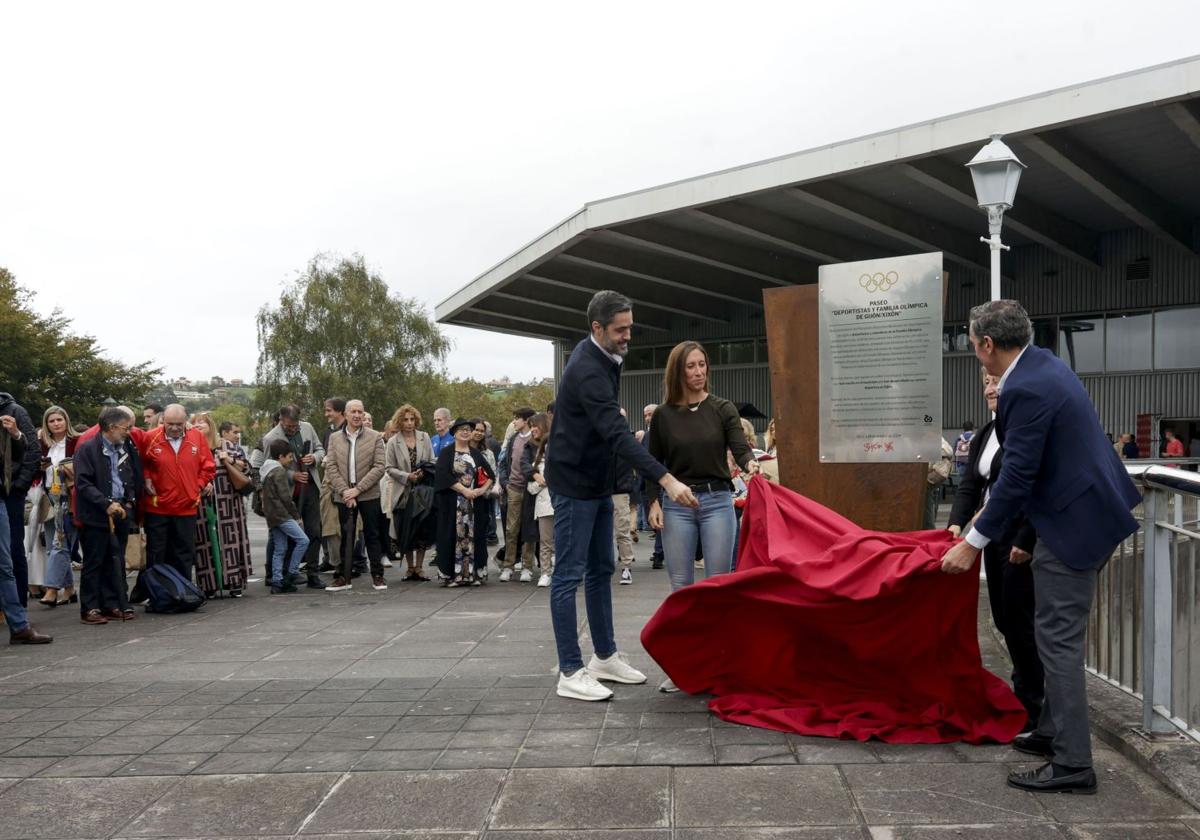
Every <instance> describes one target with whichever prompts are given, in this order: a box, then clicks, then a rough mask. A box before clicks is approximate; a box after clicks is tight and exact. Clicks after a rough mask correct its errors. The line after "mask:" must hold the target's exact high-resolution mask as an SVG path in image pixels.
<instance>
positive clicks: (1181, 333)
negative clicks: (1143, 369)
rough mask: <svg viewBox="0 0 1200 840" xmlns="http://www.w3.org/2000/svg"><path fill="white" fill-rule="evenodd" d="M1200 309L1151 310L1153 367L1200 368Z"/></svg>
mask: <svg viewBox="0 0 1200 840" xmlns="http://www.w3.org/2000/svg"><path fill="white" fill-rule="evenodd" d="M1198 327H1200V308H1195V307H1192V308H1188V309H1164V310H1162V311H1161V312H1155V313H1154V366H1155V367H1156V368H1194V367H1200V329H1198Z"/></svg>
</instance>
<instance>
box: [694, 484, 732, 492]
mask: <svg viewBox="0 0 1200 840" xmlns="http://www.w3.org/2000/svg"><path fill="white" fill-rule="evenodd" d="M688 489H689V490H691V491H692V492H693V493H732V492H733V482H732V481H708V482H705V483H704V484H689V485H688Z"/></svg>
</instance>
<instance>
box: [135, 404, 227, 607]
mask: <svg viewBox="0 0 1200 840" xmlns="http://www.w3.org/2000/svg"><path fill="white" fill-rule="evenodd" d="M187 419H188V415H187V410H186V409H184V407H183V406H182V405H179V404H178V403H172V404H171V405H169V406H167V407H166V408H165V409H164V410H163V423H162V425H161V426H159V427H158V428H157V429H154V430H153V431H151V432H148V433H147V434H146V436H145V438H143V440H142V443H141V446H140V449H141V455H142V469H143V471H144V473H145V476H146V502H145V511H146V517H145V526H146V566H147V567H150V566H153V565H155V564H156V563H169V564H171V565H172V566H174V567H175V570H176V571H177V572H179V574H181V575H183V576H184V577H185V578H187V579H188V580H191V579H192V568H193V566H194V565H195V559H196V516H197V514H198V513H199V511H200V504H201V499H202V497H207V496H211V495H212V493H213V485H212V482H213V477H214V476H215V475H216V473H217V468H216V464H215V463H214V462H213V454H212V450H211V449H209V447H208V441H206V440H205V439H204V435H202V434H200V432H199V431H197V430H196V429H189V428H188V425H187ZM135 590H137V591H135V593H134V595H135V597H134V598H132V599H131V600H134V601H135V602H136V601H138V600H142V599H140V598H137V597H136V596H137V595H138V594H141V591H140V587H135Z"/></svg>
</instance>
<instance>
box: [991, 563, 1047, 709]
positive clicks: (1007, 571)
mask: <svg viewBox="0 0 1200 840" xmlns="http://www.w3.org/2000/svg"><path fill="white" fill-rule="evenodd" d="M1010 550H1011V547H1010V546H1007V545H1004V544H1002V543H989V544H988V546H987V548H985V549H984V550H983V564H984V569H985V570H986V572H987V587H988V602H989V603H990V604H991V607H992V620H993V621H994V622H995V623H996V629H997V630H999V631H1000V635H1002V636H1003V637H1004V645H1005V647H1007V648H1008V655H1009V657H1010V658H1011V659H1012V663H1013V673H1012V682H1013V693H1014V694H1016V695H1017V699H1018V700H1020V701H1021V705H1023V706H1024V707H1025V710H1026V711H1027V712H1028V713H1029V717H1030V720H1031V721H1033V722H1037V720H1038V718H1039V717H1040V716H1041V713H1042V702H1043V699H1044V697H1045V683H1046V677H1045V672H1044V671H1043V669H1042V660H1041V659H1040V658H1038V652H1037V639H1036V636H1035V634H1034V629H1033V618H1034V602H1033V567H1032V566H1031V565H1030V563H1022V564H1020V565H1018V564H1015V563H1010V562H1008V555H1009V551H1010Z"/></svg>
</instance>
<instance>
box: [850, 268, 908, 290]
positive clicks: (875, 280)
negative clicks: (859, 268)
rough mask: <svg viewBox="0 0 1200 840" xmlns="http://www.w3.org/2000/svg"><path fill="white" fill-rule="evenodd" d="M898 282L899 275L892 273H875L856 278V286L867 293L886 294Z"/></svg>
mask: <svg viewBox="0 0 1200 840" xmlns="http://www.w3.org/2000/svg"><path fill="white" fill-rule="evenodd" d="M899 282H900V275H899V274H897V273H896V272H894V271H889V272H886V273H885V272H882V271H877V272H875V273H874V274H864V275H863V276H862V277H859V278H858V285H860V286H862V287H863V288H864V289H866V290H867V291H868V292H869V293H871V294H875V293H876V292H886V291H888V290H889V289H890V288H892V286H895V285H896V284H897V283H899Z"/></svg>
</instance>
